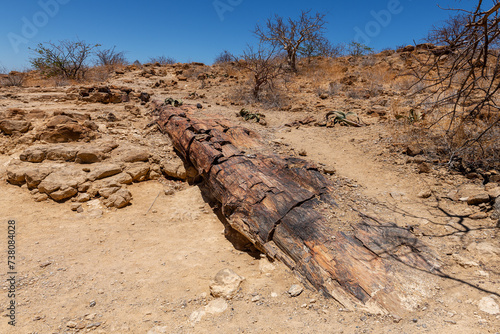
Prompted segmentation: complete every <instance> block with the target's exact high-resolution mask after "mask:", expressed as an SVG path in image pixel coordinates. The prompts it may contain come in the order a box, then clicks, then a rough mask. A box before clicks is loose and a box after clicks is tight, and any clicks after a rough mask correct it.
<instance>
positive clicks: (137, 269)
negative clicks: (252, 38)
mask: <svg viewBox="0 0 500 334" xmlns="http://www.w3.org/2000/svg"><path fill="white" fill-rule="evenodd" d="M400 58H401V55H398V54H385V55H378V56H377V57H375V58H373V59H366V60H362V61H361V62H359V63H358V64H357V65H349V61H348V60H340V61H339V62H337V63H334V64H330V65H328V64H327V65H324V64H323V65H321V66H323V67H321V66H320V67H318V68H316V69H315V67H314V66H312V65H311V66H310V68H309V70H307V71H309V72H307V71H305V70H304V71H305V72H304V73H303V78H302V79H301V80H295V81H291V82H290V83H288V84H287V86H286V87H287V88H286V89H287V91H286V93H287V94H288V96H289V99H288V100H287V99H284V101H283V100H282V101H274V102H273V103H274V104H275V106H271V107H269V109H266V110H264V111H263V109H262V108H261V105H258V104H252V103H246V102H245V101H244V99H241V98H239V95H241V88H239V87H244V84H245V81H246V78H245V76H244V74H242V73H239V72H237V71H235V70H234V69H231V68H228V67H223V66H222V67H218V66H215V67H209V66H204V65H202V64H198V63H192V64H177V65H168V66H158V65H149V66H145V67H143V68H136V67H128V68H126V69H123V70H120V71H117V72H116V73H114V74H113V75H112V77H111V78H110V79H109V80H108V81H107V82H105V83H100V84H94V83H92V84H86V85H81V84H79V85H75V86H67V87H49V86H48V85H46V84H45V85H44V84H41V85H38V86H37V85H27V87H22V88H21V87H10V88H8V87H4V88H0V132H1V134H0V153H1V154H0V176H1V177H2V182H1V183H0V189H1V197H0V212H1V217H2V220H3V221H4V223H3V224H2V229H1V231H2V232H1V233H3V235H4V236H5V238H2V239H3V240H4V242H2V243H1V245H2V249H3V250H4V252H3V254H7V243H6V242H5V240H7V239H6V238H7V233H8V231H7V222H8V220H15V222H16V265H17V272H18V275H17V293H16V302H17V307H16V321H17V325H16V327H15V328H12V327H11V326H9V325H8V321H9V319H8V317H6V316H3V317H2V318H0V332H1V333H16V332H19V333H76V332H96V333H151V334H154V333H205V332H215V331H216V332H220V333H266V332H267V333H283V332H287V333H389V332H392V333H417V332H424V333H425V332H428V333H436V332H440V333H498V332H499V328H500V308H499V304H500V295H499V291H500V290H499V286H500V242H499V238H498V237H499V235H498V233H499V232H498V227H499V225H498V224H499V223H498V219H499V213H500V198H499V196H500V173H499V172H498V171H495V170H492V171H488V172H487V173H485V174H484V175H467V177H466V176H463V175H461V174H458V173H454V172H451V171H449V170H447V169H445V168H444V167H442V166H440V165H439V164H438V161H433V160H432V159H429V158H428V157H427V156H425V155H423V154H422V151H421V149H420V148H419V147H416V146H414V145H407V144H405V145H399V143H398V142H397V140H396V139H394V138H397V137H395V136H393V133H394V131H395V130H394V123H393V120H395V119H396V118H399V116H400V115H406V114H407V113H408V110H409V109H410V107H409V102H408V99H406V97H405V94H404V87H405V86H404V85H405V83H404V82H402V81H401V80H400V79H394V80H392V81H391V80H389V79H388V78H387V76H388V75H390V73H392V72H391V71H393V72H397V71H399V70H401V66H403V65H404V63H401V61H400ZM402 64H403V65H402ZM318 66H319V65H318ZM325 66H327V67H325ZM370 66H371V67H373V70H372V71H366V68H367V67H370ZM311 76H314V77H315V80H310V79H308V78H309V77H311ZM166 98H173V99H178V100H181V99H182V100H183V102H184V104H189V105H192V106H193V109H194V110H195V113H197V114H198V115H199V117H202V118H203V117H214V116H223V117H226V118H228V119H230V120H231V121H232V122H235V123H238V124H240V125H243V126H246V127H249V128H252V129H253V130H255V131H257V132H258V133H259V134H260V135H261V136H262V137H263V138H264V140H265V141H266V142H267V143H268V145H269V147H271V148H272V149H273V150H274V151H275V152H277V153H279V154H283V155H295V156H301V157H302V158H304V159H307V160H309V161H311V162H314V163H316V164H318V165H320V166H322V167H323V170H324V171H325V174H326V175H328V177H329V178H330V179H331V180H332V182H334V183H335V185H336V186H337V189H338V193H337V196H338V198H340V201H339V208H338V209H336V212H335V216H336V219H337V221H338V223H339V224H343V225H346V226H348V225H349V224H350V222H353V221H356V220H357V219H359V216H358V213H357V212H356V211H360V212H363V213H364V214H366V215H370V216H373V217H377V218H379V219H382V220H385V221H391V222H394V223H396V224H397V225H399V226H403V227H406V228H408V229H409V230H410V231H411V232H412V233H413V234H414V235H415V236H417V237H418V238H419V239H420V240H421V241H423V242H425V243H426V244H427V245H428V246H430V247H431V248H432V249H433V250H434V251H435V252H436V253H437V254H438V256H439V259H440V261H441V268H442V271H443V272H444V273H446V275H447V277H445V278H443V277H439V276H436V275H433V274H430V273H429V274H427V275H426V276H425V277H426V281H425V282H419V285H418V286H419V288H418V289H414V290H413V291H408V295H407V298H406V299H405V307H406V308H407V309H406V310H405V314H406V316H405V317H402V318H394V317H391V316H382V315H372V314H365V313H364V312H362V311H356V310H346V309H344V308H343V307H342V306H341V305H339V304H338V303H336V302H335V301H334V300H331V299H325V298H324V297H322V296H321V295H320V294H318V293H317V292H315V291H313V290H309V289H307V287H306V288H304V285H303V284H302V282H301V281H300V280H299V279H298V278H297V277H296V276H295V275H294V274H293V273H292V272H291V271H290V270H289V269H287V268H286V267H285V266H284V265H282V264H280V263H270V262H269V261H268V260H267V259H266V258H265V256H262V255H260V254H257V253H251V252H245V251H240V250H237V249H236V248H235V247H234V245H233V244H231V243H230V242H229V241H228V240H227V239H226V238H225V233H224V226H223V224H222V223H221V221H220V220H219V219H218V218H217V215H216V214H215V213H214V209H213V208H211V207H210V206H209V205H208V204H207V203H206V202H205V200H204V198H203V196H202V194H201V192H200V190H199V188H198V187H197V186H196V173H195V171H193V169H192V168H191V167H189V166H185V165H184V163H183V162H182V160H180V158H179V157H178V156H177V155H176V154H175V151H174V149H173V147H172V145H171V142H170V140H169V139H168V137H167V136H165V135H163V134H161V133H160V132H158V129H157V127H156V125H154V123H153V121H154V115H153V114H152V113H151V109H150V108H149V103H150V101H151V100H160V101H163V100H165V99H166ZM287 101H288V102H287ZM278 102H279V103H278ZM242 108H245V109H247V110H248V111H249V112H250V113H253V114H254V115H256V113H259V114H263V115H264V116H262V115H259V116H258V117H253V118H248V117H247V118H248V119H249V120H248V121H246V120H245V117H241V116H239V115H240V110H241V109H242ZM330 110H341V111H350V110H354V111H355V112H356V116H355V117H353V118H351V120H352V121H353V122H360V123H362V124H365V126H363V127H347V126H340V125H338V124H337V125H335V124H333V122H332V121H331V119H328V118H325V115H326V113H327V112H328V111H330ZM327 125H328V126H327ZM6 260H7V256H6V255H4V257H3V259H2V262H1V263H2V268H3V269H2V271H1V272H0V276H1V279H2V282H3V283H2V289H3V293H2V297H1V299H0V309H1V313H2V314H3V315H6V314H7V312H8V310H7V307H8V305H9V304H8V303H9V302H10V300H9V299H8V298H7V295H8V290H9V284H8V283H7V281H6V280H7V278H8V275H7V271H8V270H7V261H6ZM411 279H412V278H411V277H408V280H409V281H411ZM415 286H417V285H416V284H415ZM422 287H424V288H422Z"/></svg>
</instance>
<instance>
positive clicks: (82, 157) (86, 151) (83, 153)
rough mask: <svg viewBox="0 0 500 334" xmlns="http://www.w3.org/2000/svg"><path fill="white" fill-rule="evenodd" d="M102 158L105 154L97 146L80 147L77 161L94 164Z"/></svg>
mask: <svg viewBox="0 0 500 334" xmlns="http://www.w3.org/2000/svg"><path fill="white" fill-rule="evenodd" d="M102 160H103V156H102V154H101V152H100V150H99V149H98V148H96V147H89V148H83V149H80V150H79V151H78V153H77V154H76V158H75V162H76V163H79V164H93V163H96V162H100V161H102Z"/></svg>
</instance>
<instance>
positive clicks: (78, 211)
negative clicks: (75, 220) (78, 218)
mask: <svg viewBox="0 0 500 334" xmlns="http://www.w3.org/2000/svg"><path fill="white" fill-rule="evenodd" d="M76 212H77V213H82V212H83V207H82V206H81V205H80V206H79V207H78V209H76Z"/></svg>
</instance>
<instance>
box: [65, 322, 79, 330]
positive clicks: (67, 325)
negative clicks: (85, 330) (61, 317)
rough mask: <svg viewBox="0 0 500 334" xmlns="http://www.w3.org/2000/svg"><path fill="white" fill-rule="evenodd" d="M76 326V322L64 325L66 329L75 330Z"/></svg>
mask: <svg viewBox="0 0 500 334" xmlns="http://www.w3.org/2000/svg"><path fill="white" fill-rule="evenodd" d="M77 325H78V324H77V323H76V321H68V322H67V323H66V327H68V328H76V326H77Z"/></svg>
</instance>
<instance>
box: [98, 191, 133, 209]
mask: <svg viewBox="0 0 500 334" xmlns="http://www.w3.org/2000/svg"><path fill="white" fill-rule="evenodd" d="M131 200H132V194H131V193H130V191H128V190H127V189H120V190H118V191H117V192H115V193H114V194H112V195H111V196H109V198H108V199H106V200H105V201H104V205H105V206H106V207H108V208H110V207H115V208H118V209H121V208H124V207H126V206H127V205H129V204H130V201H131Z"/></svg>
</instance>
